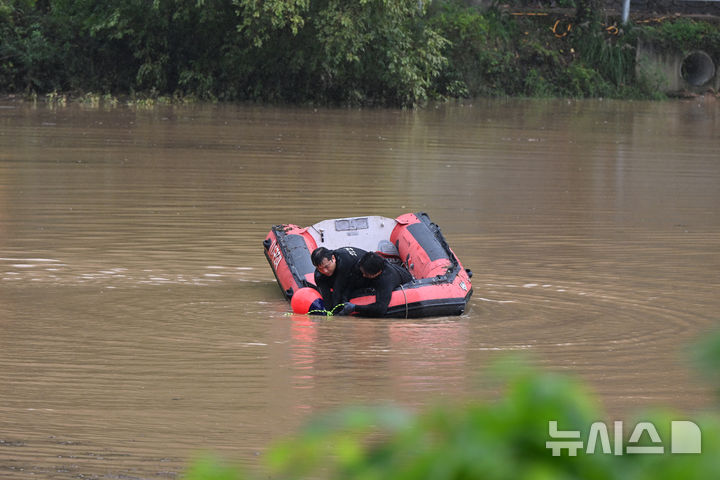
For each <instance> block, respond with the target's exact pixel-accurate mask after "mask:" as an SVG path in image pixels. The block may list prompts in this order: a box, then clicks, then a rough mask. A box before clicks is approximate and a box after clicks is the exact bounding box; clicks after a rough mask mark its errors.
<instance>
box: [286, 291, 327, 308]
mask: <svg viewBox="0 0 720 480" xmlns="http://www.w3.org/2000/svg"><path fill="white" fill-rule="evenodd" d="M290 306H291V307H292V311H293V312H294V313H302V314H305V313H308V312H309V311H311V310H324V309H325V305H323V300H322V296H321V295H320V292H318V291H317V290H315V289H314V288H310V287H304V288H301V289H299V290H298V291H297V292H295V293H294V294H293V296H292V298H291V299H290Z"/></svg>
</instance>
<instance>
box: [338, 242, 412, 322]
mask: <svg viewBox="0 0 720 480" xmlns="http://www.w3.org/2000/svg"><path fill="white" fill-rule="evenodd" d="M357 268H358V269H359V270H360V273H361V274H362V276H363V277H364V278H365V279H366V281H367V283H368V284H369V286H370V287H372V288H373V289H374V290H375V303H371V304H369V305H355V304H353V303H347V302H346V303H345V307H343V309H342V311H341V315H349V314H351V313H357V314H358V315H362V316H365V317H382V316H383V315H385V313H386V312H387V309H388V305H389V304H390V300H391V298H392V292H393V290H394V289H395V287H397V286H399V285H402V284H403V283H407V282H409V281H411V280H412V275H411V274H410V272H408V271H407V270H406V269H405V268H404V267H403V266H402V265H397V264H394V263H390V262H388V261H387V260H385V259H384V258H383V257H381V256H380V255H378V254H377V253H375V252H368V253H366V254H365V255H363V257H362V258H361V259H360V261H359V262H358V264H357Z"/></svg>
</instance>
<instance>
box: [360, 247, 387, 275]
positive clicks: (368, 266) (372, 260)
mask: <svg viewBox="0 0 720 480" xmlns="http://www.w3.org/2000/svg"><path fill="white" fill-rule="evenodd" d="M384 263H385V260H384V259H383V258H382V257H381V256H380V255H378V254H377V253H375V252H367V253H366V254H365V255H363V256H362V258H361V259H360V261H359V262H358V267H359V268H360V271H361V272H365V273H366V274H368V275H375V274H376V273H379V272H381V271H382V269H383V264H384Z"/></svg>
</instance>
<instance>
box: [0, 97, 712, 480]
mask: <svg viewBox="0 0 720 480" xmlns="http://www.w3.org/2000/svg"><path fill="white" fill-rule="evenodd" d="M719 112H720V109H719V108H718V106H717V105H716V104H715V103H710V102H709V100H705V99H702V98H701V99H696V100H692V101H678V102H665V103H646V102H608V101H604V102H603V101H588V102H575V101H571V102H568V101H515V100H498V101H478V102H476V103H475V104H473V105H469V104H468V105H462V106H461V105H457V106H441V107H439V108H437V109H429V110H425V111H417V112H404V111H393V110H312V109H300V108H298V109H286V108H260V107H239V106H214V105H193V106H186V107H158V108H155V109H151V110H147V111H144V110H130V109H124V108H116V109H109V110H91V109H88V110H86V109H83V108H82V107H79V106H75V105H73V106H68V107H67V108H58V109H50V108H46V107H44V106H38V107H34V106H28V105H23V104H6V105H3V106H2V108H0V306H1V309H2V314H0V332H2V333H1V334H0V361H1V362H2V364H3V369H2V371H0V387H1V388H0V392H1V393H0V476H2V477H3V478H10V479H15V478H17V479H29V478H37V477H42V478H53V479H66V478H67V479H69V478H78V477H80V476H85V477H88V476H90V477H93V476H94V477H96V478H118V477H131V478H168V477H170V478H172V477H176V476H177V475H178V474H179V472H180V471H181V470H182V468H183V466H184V464H185V461H186V459H187V458H188V457H189V456H191V455H192V454H193V453H194V452H196V451H197V450H203V449H212V450H215V451H219V452H220V453H223V454H226V455H228V456H231V457H233V458H240V459H241V460H242V461H243V462H244V463H246V464H248V465H250V466H254V465H256V464H257V462H258V458H261V457H262V453H263V452H264V451H265V449H266V447H267V445H268V444H269V442H271V441H272V440H273V439H275V438H277V437H279V436H281V435H283V434H287V433H288V432H290V431H292V430H294V429H295V428H296V427H297V426H298V425H300V424H301V422H302V421H303V420H304V419H305V418H307V416H308V415H310V414H313V413H316V412H321V411H325V410H327V409H330V408H334V407H337V406H341V405H346V404H357V403H388V402H392V403H399V404H402V405H408V406H411V407H421V406H423V405H427V404H431V403H434V402H436V401H439V400H442V399H444V398H455V397H477V396H491V395H492V389H493V388H494V387H493V386H492V385H494V384H491V382H489V381H488V380H487V379H486V378H485V377H484V376H483V375H482V372H483V371H484V370H485V369H486V368H487V367H488V365H490V364H491V363H492V362H493V361H495V360H497V359H498V358H500V357H501V356H502V355H504V354H507V353H517V352H520V353H526V354H529V355H531V356H532V357H533V358H534V359H535V361H536V362H537V363H539V364H540V365H542V366H544V367H547V368H551V369H554V370H559V371H563V372H567V373H572V374H575V375H578V376H580V377H581V378H583V379H584V380H585V381H586V382H588V383H589V384H590V385H591V386H592V388H593V389H594V390H595V391H596V392H598V394H599V396H600V397H601V399H602V401H603V403H604V405H605V407H606V410H607V411H608V420H611V419H614V418H618V417H622V416H626V415H630V414H631V412H632V411H633V410H634V409H636V408H639V407H647V406H651V405H656V404H665V405H671V406H674V407H677V408H680V409H684V410H694V409H698V408H702V407H704V406H706V405H708V403H709V400H710V398H711V396H710V393H709V392H708V390H707V389H706V388H705V387H703V386H702V385H701V384H699V383H698V381H696V380H695V379H694V377H693V376H692V373H691V368H690V367H689V366H688V365H687V362H686V361H685V359H684V358H685V357H684V356H683V355H684V353H683V352H684V348H685V346H686V345H687V343H688V342H690V341H692V340H693V339H695V338H697V337H698V336H701V335H702V334H703V333H704V332H706V331H707V330H708V329H711V328H713V327H716V326H717V312H718V311H719V308H718V307H720V302H719V301H718V298H717V294H716V292H717V289H718V286H719V285H718V284H719V283H720V282H719V281H718V277H717V271H718V270H720V255H718V252H720V213H719V212H718V209H717V205H718V204H720V164H719V163H718V162H717V153H716V152H717V148H718V145H720V142H718V139H719V137H720V134H719V133H718V132H720V120H719V119H720V115H719ZM413 211H427V212H428V213H429V214H430V216H431V218H432V219H433V220H434V221H435V222H437V223H438V224H439V225H440V226H441V227H442V229H443V232H444V234H445V236H446V238H447V239H448V241H449V243H450V245H451V246H452V247H453V249H454V251H455V252H456V253H457V255H458V256H459V257H460V258H461V259H462V261H463V263H464V264H465V265H466V266H467V267H468V268H471V269H472V270H473V271H474V273H475V276H474V278H473V287H474V290H475V293H474V295H473V297H472V299H471V302H470V305H469V308H468V310H467V312H466V313H465V314H464V315H462V316H460V317H452V318H432V319H422V320H413V321H406V320H402V319H395V320H391V319H387V320H378V319H357V318H345V317H331V318H320V317H306V316H298V315H289V314H288V311H289V307H288V304H287V303H286V302H285V301H284V300H283V298H282V295H281V294H280V291H279V288H278V286H277V284H276V283H275V280H274V278H273V276H272V272H271V270H270V269H269V267H268V266H267V264H266V261H265V258H264V256H263V254H262V246H261V242H262V239H263V238H264V237H265V235H266V233H267V231H268V229H269V227H270V226H271V225H273V224H277V223H296V224H299V225H307V224H312V223H315V222H317V221H319V220H322V219H326V218H335V217H342V216H357V215H363V214H375V215H383V216H389V217H395V216H398V215H400V214H401V213H405V212H413ZM611 417H612V418H611Z"/></svg>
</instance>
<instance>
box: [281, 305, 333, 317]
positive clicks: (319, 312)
mask: <svg viewBox="0 0 720 480" xmlns="http://www.w3.org/2000/svg"><path fill="white" fill-rule="evenodd" d="M344 307H345V304H344V303H338V304H337V305H335V306H334V307H333V308H332V310H310V311H309V312H307V313H305V314H298V313H293V312H287V313H286V314H285V315H320V316H326V317H332V316H333V315H335V313H336V311H337V310H342V309H343V308H344Z"/></svg>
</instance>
